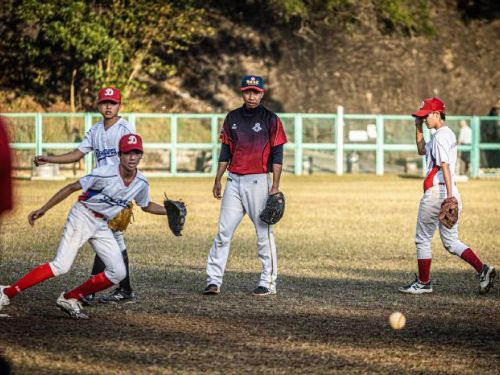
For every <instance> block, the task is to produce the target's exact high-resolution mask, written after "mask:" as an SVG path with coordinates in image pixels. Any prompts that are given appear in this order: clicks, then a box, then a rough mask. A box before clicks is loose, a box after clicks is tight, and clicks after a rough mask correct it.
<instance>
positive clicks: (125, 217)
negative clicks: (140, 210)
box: [108, 202, 134, 232]
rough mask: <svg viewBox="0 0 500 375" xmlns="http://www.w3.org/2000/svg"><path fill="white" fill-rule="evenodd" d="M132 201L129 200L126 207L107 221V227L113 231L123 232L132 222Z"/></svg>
mask: <svg viewBox="0 0 500 375" xmlns="http://www.w3.org/2000/svg"><path fill="white" fill-rule="evenodd" d="M133 207H134V203H133V202H130V203H129V204H128V206H127V207H125V208H124V209H123V210H121V211H120V213H119V214H118V215H116V216H115V217H114V218H113V219H111V220H109V221H108V227H109V229H111V230H112V231H113V232H125V231H126V230H127V228H128V225H129V224H130V223H132V219H133V218H134V212H133V210H132V209H133Z"/></svg>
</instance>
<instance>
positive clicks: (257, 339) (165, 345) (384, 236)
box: [0, 176, 500, 374]
mask: <svg viewBox="0 0 500 375" xmlns="http://www.w3.org/2000/svg"><path fill="white" fill-rule="evenodd" d="M211 183H212V180H210V179H191V180H187V179H168V180H157V179H153V180H151V187H152V198H153V199H154V200H156V201H160V200H161V199H162V196H163V191H167V193H168V194H169V196H170V197H172V198H179V197H182V198H183V199H184V200H185V201H186V202H187V204H188V217H187V223H186V227H185V232H184V233H185V235H184V236H182V237H180V238H175V237H174V236H173V235H171V234H170V233H168V232H167V228H166V222H165V220H164V218H163V217H159V216H153V215H146V214H144V213H142V212H137V213H136V215H135V216H136V222H135V223H134V224H132V225H131V226H130V227H129V230H128V231H127V234H126V237H125V238H126V242H127V248H128V252H129V256H130V259H131V260H130V263H131V277H132V283H133V285H134V286H135V288H136V292H137V294H138V302H137V303H135V304H128V305H96V306H92V307H89V308H88V309H87V311H88V312H89V314H90V315H91V318H90V319H89V320H86V321H75V320H71V319H68V318H67V316H65V315H64V314H63V313H62V312H60V311H59V310H57V308H56V307H55V300H56V298H57V296H58V294H59V293H60V292H61V291H62V290H67V289H69V288H70V287H72V286H74V285H76V284H78V283H80V282H82V281H83V280H84V279H85V278H86V277H87V275H88V273H89V272H90V268H91V264H92V259H93V253H92V250H91V249H90V247H88V245H87V246H85V247H84V248H83V249H82V251H81V253H80V255H79V257H78V259H77V261H76V263H75V265H74V268H73V269H72V271H71V272H70V273H69V274H68V275H65V276H62V277H60V278H57V279H52V280H49V281H47V282H45V283H43V284H41V285H38V286H36V287H34V288H32V289H30V290H27V291H26V292H25V293H23V294H22V295H20V296H18V297H17V298H16V299H15V300H13V301H12V304H11V306H8V307H6V308H4V309H3V310H2V311H1V312H0V313H2V314H8V315H9V316H10V317H4V318H0V350H3V352H4V354H5V356H6V357H7V358H8V360H9V361H10V362H11V364H12V367H13V373H14V374H29V373H38V374H67V373H72V374H89V373H95V374H169V373H176V374H177V373H180V374H183V373H186V374H187V373H189V374H192V373H214V374H216V373H224V374H228V373H275V374H289V373H356V374H359V373H370V374H372V373H380V374H387V373H394V374H401V373H410V374H442V373H450V374H472V373H481V374H498V373H499V372H500V349H499V348H500V346H499V344H500V282H498V281H500V280H497V284H496V285H495V287H494V288H493V289H492V291H491V292H490V293H489V294H488V295H486V296H479V295H478V293H477V289H478V280H477V278H476V277H475V273H474V271H473V270H472V268H470V266H468V265H467V264H466V263H464V262H463V261H461V260H460V259H458V258H456V257H453V256H451V255H449V254H448V253H447V252H446V251H445V250H444V249H443V248H442V246H441V243H440V240H439V236H438V235H436V237H435V239H434V242H433V250H434V252H433V253H434V260H433V267H432V274H431V277H432V279H433V281H434V290H435V292H434V293H433V294H431V295H423V296H407V295H401V294H399V293H397V288H398V287H399V286H401V285H403V284H407V283H409V282H410V281H412V279H413V277H414V276H413V273H414V272H415V270H416V261H415V249H414V245H413V236H414V227H415V219H416V214H417V207H418V202H419V199H420V195H421V181H420V180H417V179H415V180H412V179H402V178H398V177H396V176H387V177H374V176H355V177H342V178H339V177H334V176H331V177H330V176H311V177H292V176H286V177H285V178H284V180H283V182H282V190H283V191H284V192H285V194H286V196H287V208H286V212H285V217H284V218H283V220H282V222H280V223H279V224H278V225H277V226H276V227H275V234H276V240H277V245H278V263H279V282H278V294H277V295H275V296H267V297H254V296H252V295H251V290H252V289H253V288H254V287H255V286H256V282H257V280H258V274H259V272H260V265H259V262H258V259H257V256H256V250H255V241H256V240H255V235H254V230H253V228H252V226H251V225H250V223H249V221H248V219H245V220H244V222H243V223H242V224H241V226H240V228H239V229H238V231H237V233H236V236H235V238H234V240H233V245H232V252H231V254H230V259H229V262H228V269H227V272H226V276H225V279H224V284H223V287H222V293H221V295H219V296H215V297H213V296H211V297H205V296H202V295H201V290H202V289H203V287H204V280H205V272H204V267H205V262H206V257H207V254H208V249H209V247H210V243H211V241H212V239H213V236H214V235H215V232H216V227H217V220H218V207H219V206H218V205H219V203H218V202H217V201H216V200H215V199H213V198H211ZM63 185H64V183H63V182H41V181H38V182H28V181H23V182H19V183H17V187H18V189H17V193H18V207H17V209H16V211H15V212H14V213H13V214H11V215H9V216H8V217H6V218H5V219H4V222H3V225H2V228H1V231H2V252H1V254H0V256H1V257H0V284H6V283H9V282H11V281H13V280H14V279H16V278H18V277H19V276H21V275H22V274H24V273H25V272H27V271H29V270H30V269H31V268H32V267H34V266H36V265H38V264H40V263H42V262H45V261H48V260H51V258H52V257H53V255H54V253H55V249H56V248H57V245H58V242H59V236H60V233H61V231H62V226H63V224H64V221H65V217H66V213H67V211H68V209H69V207H70V205H71V204H72V202H74V199H73V198H70V199H68V200H67V201H65V202H63V203H62V204H61V205H59V206H57V207H56V208H54V209H52V210H51V211H49V213H48V214H47V215H46V216H45V217H44V218H43V219H41V220H40V221H39V222H38V223H37V224H36V226H35V228H34V229H32V228H31V227H29V225H28V223H27V220H26V218H27V215H28V213H29V212H30V210H32V209H34V208H36V207H38V206H39V205H41V204H43V203H44V202H45V201H46V200H47V199H48V198H49V197H50V196H51V195H52V194H53V193H54V192H56V191H57V190H58V189H59V188H60V187H62V186H63ZM459 189H460V190H461V193H462V200H463V203H464V211H463V216H462V217H461V238H462V240H463V241H464V242H465V243H467V244H469V245H470V246H471V247H472V248H473V249H475V250H476V251H477V253H478V255H479V256H480V257H481V258H483V259H484V260H485V261H487V262H488V263H491V264H493V265H495V266H497V269H498V268H500V253H499V251H498V250H499V249H500V236H499V235H498V233H499V231H500V220H499V213H500V211H499V207H500V181H469V182H467V183H462V184H461V185H460V186H459ZM393 311H401V312H403V313H404V314H405V316H406V318H407V324H406V327H405V328H404V329H402V330H400V331H394V330H392V329H391V328H389V325H388V322H387V319H388V317H389V315H390V314H391V313H392V312H393Z"/></svg>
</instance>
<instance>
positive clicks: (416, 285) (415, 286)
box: [398, 277, 432, 294]
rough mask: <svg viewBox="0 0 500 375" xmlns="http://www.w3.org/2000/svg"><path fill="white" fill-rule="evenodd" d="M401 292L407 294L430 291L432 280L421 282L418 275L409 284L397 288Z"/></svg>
mask: <svg viewBox="0 0 500 375" xmlns="http://www.w3.org/2000/svg"><path fill="white" fill-rule="evenodd" d="M398 290H399V291H400V292H401V293H408V294H424V293H432V282H431V281H430V280H429V282H428V283H425V284H424V283H422V282H421V281H420V280H419V279H418V277H417V278H416V279H415V281H414V282H412V283H411V284H409V285H406V286H402V287H401V288H399V289H398Z"/></svg>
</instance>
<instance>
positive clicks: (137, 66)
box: [123, 38, 153, 97]
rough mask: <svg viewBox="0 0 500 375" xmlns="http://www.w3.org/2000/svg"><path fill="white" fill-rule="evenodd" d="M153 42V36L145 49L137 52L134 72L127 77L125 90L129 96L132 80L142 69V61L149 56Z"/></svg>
mask: <svg viewBox="0 0 500 375" xmlns="http://www.w3.org/2000/svg"><path fill="white" fill-rule="evenodd" d="M152 44H153V38H150V39H149V42H148V44H147V46H146V48H145V49H143V50H142V51H139V52H137V55H136V57H135V59H134V62H133V63H132V67H133V68H132V72H131V73H130V75H129V77H128V79H127V84H126V85H125V88H124V90H123V92H124V96H125V97H128V95H129V94H130V90H131V87H130V84H131V83H132V80H133V79H134V78H135V77H136V75H137V74H138V73H139V72H140V71H141V68H142V62H143V61H144V58H145V57H146V56H147V54H148V53H149V50H150V49H151V45H152Z"/></svg>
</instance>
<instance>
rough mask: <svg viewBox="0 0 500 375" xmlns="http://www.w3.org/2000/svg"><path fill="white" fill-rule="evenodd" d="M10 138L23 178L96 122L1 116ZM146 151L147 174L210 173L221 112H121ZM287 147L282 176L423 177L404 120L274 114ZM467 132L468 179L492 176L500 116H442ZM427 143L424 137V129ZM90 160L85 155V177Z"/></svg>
mask: <svg viewBox="0 0 500 375" xmlns="http://www.w3.org/2000/svg"><path fill="white" fill-rule="evenodd" d="M2 116H4V117H6V118H7V119H8V123H9V130H10V134H11V148H12V149H13V150H14V154H15V160H16V169H17V170H19V171H25V173H27V174H29V173H31V169H32V166H31V158H32V157H33V155H35V154H42V153H55V154H59V153H63V152H67V151H70V150H72V149H74V148H76V147H77V146H78V144H79V142H80V141H81V139H82V138H83V136H84V134H85V132H86V131H87V130H88V129H90V127H91V126H92V125H93V124H94V123H96V122H97V121H99V120H100V115H99V114H97V113H4V114H2ZM121 116H123V117H124V118H126V119H127V120H128V121H129V123H130V124H131V125H132V127H133V128H134V129H135V131H136V132H137V133H138V134H141V136H142V137H143V140H144V147H145V148H146V153H145V158H144V161H143V163H142V165H141V169H142V170H144V171H145V173H146V175H149V176H207V175H214V174H215V172H216V169H217V156H218V151H219V139H218V138H219V129H220V127H221V125H222V121H223V119H224V117H225V114H210V113H208V114H159V113H154V114H153V113H123V114H121ZM280 118H281V119H282V121H283V123H284V126H285V129H286V132H287V135H288V138H289V143H287V144H286V146H285V165H284V170H285V172H289V173H294V174H296V175H302V174H308V173H336V174H337V175H342V174H343V173H346V172H351V173H357V172H361V173H375V174H377V175H383V174H384V173H418V174H422V173H425V165H424V161H423V158H422V157H420V156H418V155H417V152H416V146H415V141H414V137H415V134H414V126H413V123H414V120H413V118H412V117H411V116H402V115H371V114H344V113H343V108H342V107H338V109H337V112H336V113H329V114H309V113H283V114H280ZM461 121H465V122H466V123H467V125H468V126H470V128H471V130H472V142H471V144H470V145H466V144H464V145H459V152H460V153H461V154H464V155H469V157H470V168H469V170H468V172H467V174H468V175H469V176H470V177H473V178H476V177H483V176H492V175H500V117H486V116H449V117H447V124H448V126H450V128H451V129H452V130H454V131H455V132H456V134H457V137H458V134H459V130H460V122H461ZM424 133H425V134H424V135H425V137H426V138H427V139H428V138H429V132H428V131H427V129H425V127H424ZM92 167H93V159H92V155H91V154H89V155H87V156H86V157H85V165H84V168H81V170H80V171H79V173H81V174H83V173H87V172H89V171H90V170H91V169H92Z"/></svg>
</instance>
